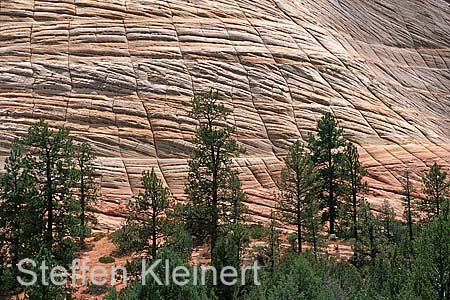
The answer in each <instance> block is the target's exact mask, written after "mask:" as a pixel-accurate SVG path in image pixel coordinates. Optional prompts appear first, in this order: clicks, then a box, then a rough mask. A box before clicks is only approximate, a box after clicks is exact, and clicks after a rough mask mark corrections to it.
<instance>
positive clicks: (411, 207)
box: [402, 170, 417, 241]
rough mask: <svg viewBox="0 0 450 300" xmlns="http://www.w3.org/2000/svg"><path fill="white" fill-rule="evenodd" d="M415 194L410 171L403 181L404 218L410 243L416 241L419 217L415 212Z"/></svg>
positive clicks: (407, 171) (406, 172)
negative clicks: (416, 223) (416, 222)
mask: <svg viewBox="0 0 450 300" xmlns="http://www.w3.org/2000/svg"><path fill="white" fill-rule="evenodd" d="M414 193H415V189H414V186H413V183H412V181H411V173H410V171H409V170H406V171H405V174H404V180H403V181H402V195H403V197H402V202H403V207H404V211H403V217H404V219H405V220H406V226H407V228H408V236H409V240H410V241H412V240H413V239H414V218H415V217H416V216H417V214H416V211H415V207H416V204H415V198H414V196H413V194H414Z"/></svg>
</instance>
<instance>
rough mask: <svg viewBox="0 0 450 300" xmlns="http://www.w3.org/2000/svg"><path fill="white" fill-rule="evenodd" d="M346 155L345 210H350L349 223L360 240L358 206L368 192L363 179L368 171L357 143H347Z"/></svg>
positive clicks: (344, 164)
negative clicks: (360, 158) (360, 155)
mask: <svg viewBox="0 0 450 300" xmlns="http://www.w3.org/2000/svg"><path fill="white" fill-rule="evenodd" d="M344 155H345V157H344V161H343V171H344V173H343V176H344V177H345V180H346V181H347V185H346V187H347V193H346V195H345V200H346V204H347V205H346V207H345V208H344V211H346V212H350V217H349V218H348V219H350V222H349V223H350V229H351V232H352V237H353V238H354V239H355V241H358V207H359V205H360V202H361V199H362V195H363V194H365V193H366V192H367V183H366V182H364V181H363V177H364V176H366V175H367V171H366V169H365V168H364V167H363V166H362V165H361V163H360V161H359V153H358V149H357V148H356V146H355V145H353V144H351V143H347V146H346V148H345V152H344ZM346 215H347V214H346Z"/></svg>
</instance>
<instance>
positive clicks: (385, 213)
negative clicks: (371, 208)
mask: <svg viewBox="0 0 450 300" xmlns="http://www.w3.org/2000/svg"><path fill="white" fill-rule="evenodd" d="M378 219H379V220H380V222H381V224H382V227H383V233H384V235H385V236H386V239H387V240H388V241H392V240H393V238H394V225H395V211H394V209H393V208H392V206H391V204H390V203H389V200H387V199H384V201H383V205H382V206H381V209H380V213H379V215H378Z"/></svg>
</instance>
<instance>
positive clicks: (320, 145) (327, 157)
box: [309, 112, 346, 234]
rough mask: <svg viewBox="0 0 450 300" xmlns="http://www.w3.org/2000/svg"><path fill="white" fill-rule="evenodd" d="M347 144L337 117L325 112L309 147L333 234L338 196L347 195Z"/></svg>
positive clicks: (310, 139) (310, 140)
mask: <svg viewBox="0 0 450 300" xmlns="http://www.w3.org/2000/svg"><path fill="white" fill-rule="evenodd" d="M345 146H346V141H345V139H344V138H343V136H342V129H340V128H339V126H338V124H337V121H336V119H335V118H334V117H333V115H332V114H331V113H329V112H327V113H325V115H324V116H323V117H322V119H321V120H319V122H318V124H317V135H316V136H314V135H311V136H310V137H309V148H310V149H311V157H312V160H313V162H314V163H315V165H316V166H317V168H318V173H319V178H320V182H321V184H322V187H321V190H322V193H321V197H322V199H323V201H324V203H325V205H326V207H327V208H328V211H327V214H326V215H325V219H326V220H328V221H329V233H330V234H335V233H336V219H337V211H338V209H339V207H338V206H339V201H338V198H339V197H342V195H343V194H344V193H343V192H344V189H343V186H342V182H343V175H342V164H343V160H344V153H343V150H344V147H345Z"/></svg>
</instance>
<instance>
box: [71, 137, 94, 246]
mask: <svg viewBox="0 0 450 300" xmlns="http://www.w3.org/2000/svg"><path fill="white" fill-rule="evenodd" d="M94 160H95V154H94V152H93V150H92V147H91V146H90V145H89V144H86V143H82V144H81V145H79V146H77V147H75V163H76V170H77V180H78V182H77V188H78V190H79V195H78V201H79V203H80V210H81V211H80V217H79V218H80V241H81V243H82V244H84V240H85V237H86V235H87V234H88V233H89V227H88V224H89V223H95V221H96V220H95V217H94V216H93V215H89V214H88V211H89V210H92V204H93V203H94V202H95V201H96V199H97V184H96V182H95V176H94V166H93V161H94Z"/></svg>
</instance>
